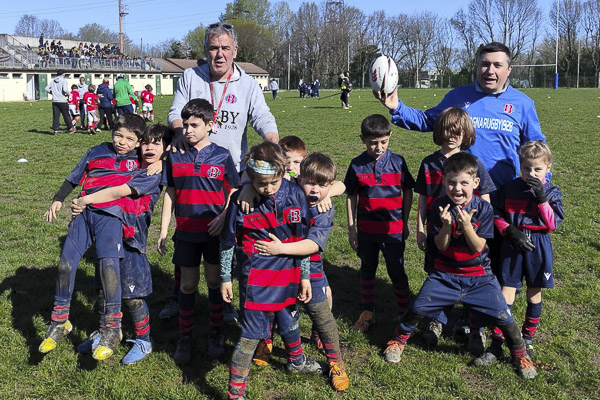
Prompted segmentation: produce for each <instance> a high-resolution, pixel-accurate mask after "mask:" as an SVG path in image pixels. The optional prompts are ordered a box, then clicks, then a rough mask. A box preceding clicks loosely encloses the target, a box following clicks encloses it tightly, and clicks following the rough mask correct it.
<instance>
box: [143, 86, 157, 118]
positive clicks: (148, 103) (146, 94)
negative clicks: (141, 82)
mask: <svg viewBox="0 0 600 400" xmlns="http://www.w3.org/2000/svg"><path fill="white" fill-rule="evenodd" d="M144 88H145V89H146V90H143V91H142V93H141V98H142V118H144V119H147V120H150V121H153V122H154V108H153V106H152V103H154V95H153V94H152V86H151V85H146V86H144Z"/></svg>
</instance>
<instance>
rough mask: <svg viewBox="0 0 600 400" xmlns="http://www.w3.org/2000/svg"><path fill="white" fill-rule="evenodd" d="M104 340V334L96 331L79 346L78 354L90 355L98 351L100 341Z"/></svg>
mask: <svg viewBox="0 0 600 400" xmlns="http://www.w3.org/2000/svg"><path fill="white" fill-rule="evenodd" d="M101 338H102V333H100V332H99V331H94V332H92V334H91V335H90V336H88V338H87V339H85V340H84V341H83V342H81V343H80V344H79V346H77V352H78V353H81V354H89V353H91V352H92V351H94V350H96V347H98V343H100V339H101Z"/></svg>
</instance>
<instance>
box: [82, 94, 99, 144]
mask: <svg viewBox="0 0 600 400" xmlns="http://www.w3.org/2000/svg"><path fill="white" fill-rule="evenodd" d="M95 91H96V85H89V86H88V91H87V92H86V93H85V94H84V95H83V102H84V103H85V108H86V110H87V119H88V132H89V133H90V135H95V134H96V133H97V132H100V129H97V128H96V125H98V121H100V119H99V118H98V114H97V113H96V112H97V110H98V104H99V103H100V99H99V98H98V95H97V94H96V93H95Z"/></svg>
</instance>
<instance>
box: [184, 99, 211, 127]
mask: <svg viewBox="0 0 600 400" xmlns="http://www.w3.org/2000/svg"><path fill="white" fill-rule="evenodd" d="M191 117H196V118H199V119H201V120H202V121H204V123H205V124H208V123H209V122H210V121H213V120H214V117H215V109H214V108H213V105H212V104H211V103H210V102H209V101H208V100H205V99H192V100H190V101H188V103H187V104H186V105H185V106H184V107H183V109H182V110H181V118H182V119H183V120H187V119H190V118H191Z"/></svg>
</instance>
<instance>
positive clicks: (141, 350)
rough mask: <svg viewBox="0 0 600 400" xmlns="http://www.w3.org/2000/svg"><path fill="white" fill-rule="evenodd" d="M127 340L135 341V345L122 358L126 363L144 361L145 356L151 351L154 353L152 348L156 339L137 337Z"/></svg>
mask: <svg viewBox="0 0 600 400" xmlns="http://www.w3.org/2000/svg"><path fill="white" fill-rule="evenodd" d="M127 342H131V343H133V347H132V348H131V350H129V352H128V353H127V354H125V357H123V359H122V360H121V362H122V363H123V364H124V365H129V364H133V363H136V362H138V361H142V360H143V359H144V358H146V357H148V356H149V355H150V353H152V348H153V347H154V341H153V340H152V338H150V341H146V340H142V339H135V340H131V339H128V340H127Z"/></svg>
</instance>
